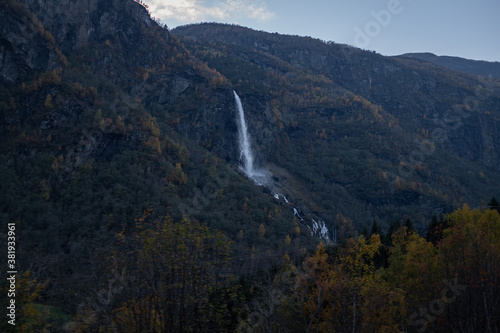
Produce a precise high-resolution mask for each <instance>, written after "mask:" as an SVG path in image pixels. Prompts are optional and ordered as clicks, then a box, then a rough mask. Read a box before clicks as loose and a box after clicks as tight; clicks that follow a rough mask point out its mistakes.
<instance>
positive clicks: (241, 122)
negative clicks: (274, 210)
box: [233, 90, 269, 185]
mask: <svg viewBox="0 0 500 333" xmlns="http://www.w3.org/2000/svg"><path fill="white" fill-rule="evenodd" d="M233 93H234V99H235V101H236V109H237V110H238V116H237V124H238V143H239V146H240V161H241V165H240V168H241V170H242V171H243V172H244V173H245V175H246V176H247V177H248V178H250V179H252V180H253V181H255V182H256V183H257V184H259V185H265V184H266V183H267V182H268V180H269V172H268V171H267V170H263V169H256V168H255V166H254V157H253V153H252V147H251V145H250V135H249V134H248V127H247V123H246V121H245V112H244V111H243V106H242V105H241V99H240V97H239V96H238V94H237V93H236V91H234V90H233Z"/></svg>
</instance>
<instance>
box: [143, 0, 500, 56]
mask: <svg viewBox="0 0 500 333" xmlns="http://www.w3.org/2000/svg"><path fill="white" fill-rule="evenodd" d="M145 2H146V4H148V5H149V9H150V11H151V13H152V16H154V17H155V18H157V19H158V20H160V21H162V22H163V23H166V24H167V26H168V27H169V28H174V27H176V26H179V25H184V24H188V23H199V22H223V23H235V24H239V25H242V26H246V27H249V28H253V29H257V30H264V31H268V32H278V33H282V34H292V35H300V36H311V37H315V38H320V39H323V40H325V41H334V42H337V43H346V44H350V45H354V46H358V47H361V48H363V49H369V50H375V51H377V52H379V53H381V54H383V55H397V54H402V53H409V52H432V53H435V54H437V55H450V56H459V57H463V58H468V59H476V60H489V61H500V1H499V0H305V1H304V0H302V1H295V0H145Z"/></svg>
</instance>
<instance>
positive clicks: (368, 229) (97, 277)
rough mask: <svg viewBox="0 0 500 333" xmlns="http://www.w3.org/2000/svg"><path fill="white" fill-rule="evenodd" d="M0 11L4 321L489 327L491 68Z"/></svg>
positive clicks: (19, 0)
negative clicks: (246, 143) (264, 177)
mask: <svg viewBox="0 0 500 333" xmlns="http://www.w3.org/2000/svg"><path fill="white" fill-rule="evenodd" d="M0 18H1V23H0V32H1V34H0V139H1V140H0V218H1V220H2V224H3V225H4V226H5V227H4V228H3V229H2V230H0V235H1V237H2V239H5V240H7V239H8V236H11V237H15V244H14V248H15V268H16V270H17V271H16V273H15V275H16V281H15V283H14V284H11V283H10V282H9V281H10V280H7V279H6V278H2V282H1V284H0V288H1V290H2V291H1V292H2V295H10V293H11V292H10V291H9V290H11V289H12V288H13V287H12V286H15V289H16V293H15V296H9V297H8V298H10V300H12V299H14V300H15V303H16V316H15V318H16V321H15V323H16V325H15V326H14V325H12V324H10V323H8V322H7V321H6V320H4V321H2V322H1V323H0V330H1V331H2V332H3V331H5V332H10V331H12V332H17V331H19V332H215V331H217V332H232V331H240V332H241V331H244V332H308V331H325V332H327V331H332V330H335V331H349V332H399V331H404V332H421V331H424V330H425V329H428V330H429V331H450V330H456V331H465V332H474V331H478V330H479V331H488V330H489V331H492V332H493V331H496V330H498V325H499V322H498V318H500V315H499V309H498V302H499V297H500V293H499V290H498V286H499V283H498V279H499V278H500V260H499V259H500V258H499V255H500V231H499V227H500V218H499V215H498V212H497V211H498V209H499V208H498V202H497V201H496V200H494V199H493V200H492V199H491V198H492V197H497V198H500V192H499V191H500V188H499V187H498V184H499V183H500V159H499V157H500V90H499V87H500V82H499V81H496V80H494V79H491V78H486V77H479V76H472V75H468V74H460V73H457V72H455V71H448V70H446V69H444V68H442V67H439V66H435V65H432V64H428V63H424V62H420V61H417V60H412V59H402V58H386V57H383V56H381V55H378V54H375V53H373V52H368V51H363V50H359V49H355V48H352V47H350V46H347V45H338V44H335V43H325V42H323V41H320V40H316V39H312V38H305V37H298V36H283V35H278V34H269V33H265V32H258V31H254V30H251V29H247V28H243V27H238V26H231V25H219V24H202V25H193V26H186V27H181V28H177V29H175V30H173V31H169V29H168V28H167V27H166V26H162V25H160V24H158V23H157V22H155V21H154V20H153V19H151V17H150V14H149V13H148V10H147V8H146V7H145V6H144V5H143V4H142V3H140V2H136V1H132V0H115V1H104V0H78V1H70V0H60V1H54V0H43V1H35V0H6V1H3V2H2V3H1V4H0ZM233 91H235V92H237V94H238V95H239V96H240V97H241V101H242V105H243V108H244V113H245V117H246V122H247V124H248V132H249V136H250V138H251V144H252V150H253V153H254V155H255V159H256V166H257V167H258V168H261V169H265V170H266V171H267V172H269V174H270V177H269V181H268V182H266V183H265V184H262V185H258V184H256V183H255V182H254V181H252V180H251V179H248V178H247V177H246V175H245V173H244V172H243V171H242V169H241V168H239V166H240V163H241V152H240V145H239V143H238V126H237V117H236V115H237V108H236V105H235V97H234V94H233ZM464 204H468V205H469V206H467V205H464ZM469 207H471V208H469ZM475 208H477V209H475ZM488 208H491V209H488ZM318 225H319V226H323V228H320V229H321V231H318ZM7 226H8V227H7ZM12 226H14V228H13V229H15V233H14V234H12V230H11V229H12ZM9 231H11V234H9ZM326 236H327V237H326ZM2 244H7V242H2ZM9 246H11V245H10V243H9ZM2 248H3V249H4V250H5V251H4V253H7V248H5V247H4V246H2ZM459 250H460V251H459ZM9 251H11V250H9ZM11 270H12V268H11ZM7 271H8V269H7V268H6V267H5V265H3V266H2V269H1V272H2V276H6V275H7ZM417 272H418V274H417ZM12 274H13V273H12ZM9 276H10V275H9ZM440 295H444V296H443V297H445V298H440V297H441V296H440ZM2 299H4V298H2ZM5 302H9V300H8V299H7V298H5ZM2 304H4V301H2ZM7 304H8V303H5V304H4V306H5V308H7ZM471 307H473V308H474V309H476V310H473V311H472V310H471ZM427 309H428V310H429V311H430V312H429V311H427Z"/></svg>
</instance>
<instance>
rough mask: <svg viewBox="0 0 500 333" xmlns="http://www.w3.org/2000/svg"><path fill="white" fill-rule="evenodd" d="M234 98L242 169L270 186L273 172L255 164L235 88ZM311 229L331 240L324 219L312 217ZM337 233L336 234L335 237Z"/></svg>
mask: <svg viewBox="0 0 500 333" xmlns="http://www.w3.org/2000/svg"><path fill="white" fill-rule="evenodd" d="M233 93H234V99H235V101H236V108H237V109H238V115H237V117H236V119H237V124H238V143H239V146H240V161H241V165H240V169H241V170H242V171H243V173H245V175H246V176H247V177H248V178H250V179H252V180H253V181H254V182H255V183H257V184H258V185H260V186H268V185H269V184H270V183H271V182H270V179H271V173H270V172H269V171H267V170H265V169H258V168H255V166H254V156H253V153H252V147H251V145H250V135H249V134H248V128H247V123H246V121H245V112H244V110H243V106H242V104H241V99H240V97H239V96H238V94H237V93H236V91H234V90H233ZM273 196H274V198H275V199H276V200H280V198H281V197H283V200H284V201H285V202H286V203H287V204H288V203H289V202H288V199H287V198H286V197H285V196H284V195H282V194H279V193H276V192H274V191H273ZM293 214H294V215H295V216H297V217H298V218H299V219H300V220H301V221H303V222H304V218H303V217H302V216H300V215H299V212H298V211H297V209H296V208H293ZM307 227H308V228H309V229H310V230H311V236H313V237H319V238H321V239H324V240H325V241H327V242H330V235H329V231H328V228H327V227H326V223H325V222H324V221H316V220H314V219H312V228H311V227H310V226H307ZM335 236H336V235H334V237H335ZM335 242H336V237H335V238H334V243H335Z"/></svg>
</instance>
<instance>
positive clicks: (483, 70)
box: [398, 53, 500, 79]
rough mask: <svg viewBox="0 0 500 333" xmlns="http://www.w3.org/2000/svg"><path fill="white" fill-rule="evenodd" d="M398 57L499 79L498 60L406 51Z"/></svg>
mask: <svg viewBox="0 0 500 333" xmlns="http://www.w3.org/2000/svg"><path fill="white" fill-rule="evenodd" d="M398 57H401V58H412V59H418V60H422V61H427V62H431V63H434V64H436V65H440V66H444V67H447V68H451V69H454V70H457V71H460V72H465V73H469V74H474V75H482V76H486V77H487V76H489V75H491V76H492V77H493V78H495V79H500V63H498V62H489V61H478V60H470V59H464V58H459V57H450V56H437V55H435V54H432V53H406V54H402V55H400V56H398Z"/></svg>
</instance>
